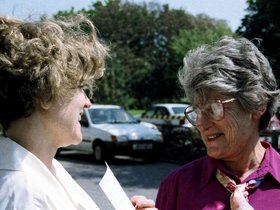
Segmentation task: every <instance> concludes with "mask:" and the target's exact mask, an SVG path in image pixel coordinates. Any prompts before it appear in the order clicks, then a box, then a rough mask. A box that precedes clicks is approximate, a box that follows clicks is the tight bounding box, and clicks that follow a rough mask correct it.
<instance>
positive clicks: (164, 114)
mask: <svg viewBox="0 0 280 210" xmlns="http://www.w3.org/2000/svg"><path fill="white" fill-rule="evenodd" d="M188 106H189V104H184V103H157V104H153V105H151V106H150V107H148V108H147V109H146V110H145V112H144V113H142V115H141V116H140V117H139V119H140V120H141V122H146V123H152V124H154V125H156V126H157V127H158V129H159V130H160V131H161V132H162V134H163V138H164V140H165V142H173V143H174V142H178V141H180V142H185V140H186V139H187V140H192V139H193V138H197V136H198V133H197V130H196V128H195V127H194V126H193V125H192V124H191V123H190V122H189V121H188V120H187V119H186V118H185V115H184V111H185V109H186V108H187V107H188Z"/></svg>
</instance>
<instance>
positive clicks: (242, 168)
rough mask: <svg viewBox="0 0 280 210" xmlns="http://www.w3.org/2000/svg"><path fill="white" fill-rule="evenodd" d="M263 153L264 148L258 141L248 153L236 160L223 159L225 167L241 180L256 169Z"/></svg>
mask: <svg viewBox="0 0 280 210" xmlns="http://www.w3.org/2000/svg"><path fill="white" fill-rule="evenodd" d="M264 155H265V148H264V147H263V146H262V145H261V142H260V141H258V142H257V144H256V145H255V146H254V149H253V150H252V151H251V152H250V153H249V155H243V156H242V157H239V158H238V159H236V160H231V161H224V163H225V165H226V167H227V168H228V169H229V170H230V171H231V172H232V173H233V175H235V176H236V177H238V178H239V179H240V180H241V181H242V180H244V179H246V178H247V177H248V176H249V175H250V174H252V173H253V172H254V171H256V170H257V169H258V168H259V166H260V164H261V162H262V160H263V158H264Z"/></svg>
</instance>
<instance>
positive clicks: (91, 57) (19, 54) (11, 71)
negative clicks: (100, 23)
mask: <svg viewBox="0 0 280 210" xmlns="http://www.w3.org/2000/svg"><path fill="white" fill-rule="evenodd" d="M107 54H108V49H107V47H106V46H105V45H104V44H102V43H101V41H100V40H99V39H98V38H97V35H96V29H95V27H94V25H93V24H92V22H91V21H90V20H88V19H87V18H86V17H84V16H76V17H73V18H69V19H68V20H67V21H62V20H60V21H59V20H50V19H45V20H41V21H38V22H27V21H22V20H18V19H15V18H12V17H2V16H0V123H1V124H2V125H3V127H4V129H7V127H8V125H9V123H10V122H11V121H12V120H15V119H17V118H20V117H27V116H29V115H30V114H31V113H32V112H33V111H34V109H35V107H36V104H39V103H50V102H53V101H56V100H62V99H63V100H65V99H66V98H70V97H71V96H72V95H71V93H72V91H69V90H70V89H74V88H78V87H82V86H87V87H88V89H90V90H92V88H93V86H94V81H95V80H96V79H98V78H100V77H101V76H102V75H103V72H104V65H105V64H104V62H105V61H104V60H105V58H106V56H107Z"/></svg>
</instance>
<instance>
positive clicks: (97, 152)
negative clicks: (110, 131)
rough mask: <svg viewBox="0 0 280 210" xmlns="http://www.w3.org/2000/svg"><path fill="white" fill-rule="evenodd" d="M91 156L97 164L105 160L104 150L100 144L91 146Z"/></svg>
mask: <svg viewBox="0 0 280 210" xmlns="http://www.w3.org/2000/svg"><path fill="white" fill-rule="evenodd" d="M93 155H94V159H95V161H96V162H97V163H101V162H103V161H104V160H105V148H104V146H103V145H102V143H100V142H98V143H95V144H94V145H93Z"/></svg>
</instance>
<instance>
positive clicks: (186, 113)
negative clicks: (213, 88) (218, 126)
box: [184, 98, 237, 126]
mask: <svg viewBox="0 0 280 210" xmlns="http://www.w3.org/2000/svg"><path fill="white" fill-rule="evenodd" d="M236 100H237V98H230V99H225V100H209V101H215V102H217V103H219V104H221V105H222V109H223V110H222V111H223V115H222V116H221V117H220V118H219V119H214V118H213V117H211V114H208V113H207V112H205V111H204V109H199V110H200V111H201V113H202V112H205V114H206V116H207V117H208V118H209V119H210V120H214V121H220V120H222V119H223V118H224V115H225V111H224V110H225V107H224V104H227V103H231V102H234V101H236ZM189 108H192V109H191V110H190V111H187V110H188V109H189ZM194 110H195V109H194V107H193V106H191V105H190V106H188V107H187V108H186V109H185V111H184V115H185V117H186V118H187V119H188V121H189V122H190V123H191V124H192V125H193V126H198V125H199V124H197V123H195V122H197V121H198V118H197V119H196V121H193V120H192V119H191V118H190V117H189V114H190V113H192V112H195V111H194Z"/></svg>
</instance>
